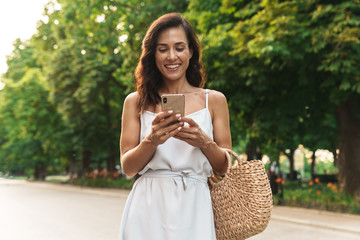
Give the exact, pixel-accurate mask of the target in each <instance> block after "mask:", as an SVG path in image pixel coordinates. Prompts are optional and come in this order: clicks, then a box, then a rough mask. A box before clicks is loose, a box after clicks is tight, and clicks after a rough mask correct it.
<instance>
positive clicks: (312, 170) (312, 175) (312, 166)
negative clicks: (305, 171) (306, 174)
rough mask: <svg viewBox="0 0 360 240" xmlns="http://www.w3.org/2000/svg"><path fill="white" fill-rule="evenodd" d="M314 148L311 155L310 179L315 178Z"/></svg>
mask: <svg viewBox="0 0 360 240" xmlns="http://www.w3.org/2000/svg"><path fill="white" fill-rule="evenodd" d="M315 153H316V150H314V151H313V155H312V156H311V179H312V180H313V181H314V180H315V166H316V156H315Z"/></svg>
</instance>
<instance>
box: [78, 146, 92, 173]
mask: <svg viewBox="0 0 360 240" xmlns="http://www.w3.org/2000/svg"><path fill="white" fill-rule="evenodd" d="M90 159H91V152H90V151H89V150H84V151H83V153H82V156H81V169H80V176H83V175H84V173H86V172H89V171H90V163H91V160H90Z"/></svg>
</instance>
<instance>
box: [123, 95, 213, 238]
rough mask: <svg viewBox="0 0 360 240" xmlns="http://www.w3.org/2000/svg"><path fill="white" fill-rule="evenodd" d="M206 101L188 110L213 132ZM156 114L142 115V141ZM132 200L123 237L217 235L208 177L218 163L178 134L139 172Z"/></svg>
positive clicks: (211, 134)
mask: <svg viewBox="0 0 360 240" xmlns="http://www.w3.org/2000/svg"><path fill="white" fill-rule="evenodd" d="M205 96H206V107H205V108H203V109H201V110H199V111H197V112H194V113H192V114H189V115H187V117H189V118H192V119H193V120H194V121H195V122H196V123H197V124H198V125H199V126H200V127H201V129H202V130H203V131H204V132H205V133H206V134H208V135H209V136H210V137H211V138H213V125H212V121H211V116H210V112H209V109H208V90H205ZM155 116H156V114H155V113H153V112H149V111H144V112H143V113H142V114H141V115H140V122H141V133H140V141H141V140H143V139H144V138H145V137H146V136H147V135H148V134H149V133H150V131H151V124H152V120H153V119H154V118H155ZM139 174H140V175H141V177H140V178H139V179H137V180H136V182H135V183H134V185H133V188H132V190H131V192H130V194H129V196H128V199H127V201H126V205H125V209H124V212H123V216H122V221H121V226H120V240H145V239H146V240H216V235H215V226H214V218H213V211H212V205H211V197H210V191H209V188H208V185H207V178H208V177H210V176H211V174H212V167H211V165H210V163H209V161H208V160H207V158H206V157H205V155H204V154H203V153H202V151H201V149H200V148H198V147H193V146H191V145H189V144H188V143H186V142H184V141H180V140H178V139H175V138H170V139H168V140H167V141H166V142H165V143H164V144H161V145H159V146H158V148H157V150H156V152H155V154H154V156H153V157H152V159H151V160H150V161H149V162H148V164H147V165H146V166H145V167H144V169H143V170H141V171H140V172H139Z"/></svg>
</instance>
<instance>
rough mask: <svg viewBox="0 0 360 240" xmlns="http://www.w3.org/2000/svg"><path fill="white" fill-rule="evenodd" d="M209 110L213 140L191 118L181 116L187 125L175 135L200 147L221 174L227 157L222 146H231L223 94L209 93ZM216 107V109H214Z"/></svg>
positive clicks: (224, 168) (223, 171) (227, 115)
mask: <svg viewBox="0 0 360 240" xmlns="http://www.w3.org/2000/svg"><path fill="white" fill-rule="evenodd" d="M209 106H210V107H211V109H209V111H210V112H211V115H212V122H213V135H214V141H213V140H212V139H211V138H210V137H209V136H208V135H206V134H205V133H204V132H203V131H202V130H201V128H200V127H199V126H198V125H197V123H196V122H195V121H194V120H192V119H191V118H186V117H184V118H182V119H181V120H180V121H183V122H187V123H188V124H189V127H183V128H182V129H181V131H180V133H178V134H177V135H176V136H175V137H176V138H178V139H180V140H183V141H185V142H187V143H189V144H190V145H192V146H194V147H200V148H201V150H202V151H203V153H204V154H205V156H206V157H207V159H208V160H209V162H210V164H211V166H212V168H213V170H214V171H215V172H216V173H219V174H223V173H225V172H226V169H227V159H226V155H225V150H224V149H223V148H231V134H230V123H229V111H228V106H227V101H226V98H225V96H224V95H223V94H222V93H220V92H217V91H211V92H210V93H209ZM215 109H216V111H215Z"/></svg>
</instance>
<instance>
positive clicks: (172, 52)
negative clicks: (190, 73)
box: [155, 27, 192, 81]
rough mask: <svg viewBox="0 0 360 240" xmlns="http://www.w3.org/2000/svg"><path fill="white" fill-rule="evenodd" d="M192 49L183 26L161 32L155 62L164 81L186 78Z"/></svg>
mask: <svg viewBox="0 0 360 240" xmlns="http://www.w3.org/2000/svg"><path fill="white" fill-rule="evenodd" d="M191 56H192V51H191V50H190V49H189V43H188V39H187V37H186V34H185V31H184V29H183V28H182V27H172V28H168V29H165V30H164V31H162V32H161V33H160V34H159V37H158V42H157V46H156V53H155V62H156V67H157V68H158V69H159V71H160V73H161V75H162V77H163V80H164V81H176V80H186V69H187V68H188V66H189V60H190V58H191Z"/></svg>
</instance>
